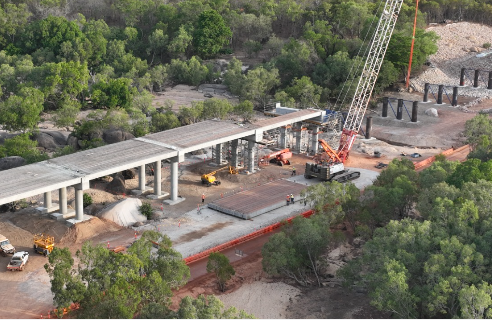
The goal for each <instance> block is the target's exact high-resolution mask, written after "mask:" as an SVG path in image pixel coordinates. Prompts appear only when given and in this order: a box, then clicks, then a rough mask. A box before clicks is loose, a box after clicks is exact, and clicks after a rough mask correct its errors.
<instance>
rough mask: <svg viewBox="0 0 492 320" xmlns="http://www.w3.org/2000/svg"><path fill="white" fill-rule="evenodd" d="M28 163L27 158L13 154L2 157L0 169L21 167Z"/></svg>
mask: <svg viewBox="0 0 492 320" xmlns="http://www.w3.org/2000/svg"><path fill="white" fill-rule="evenodd" d="M25 164H26V160H25V159H24V158H22V157H17V156H12V157H5V158H1V159H0V171H2V170H8V169H12V168H15V167H20V166H23V165H25Z"/></svg>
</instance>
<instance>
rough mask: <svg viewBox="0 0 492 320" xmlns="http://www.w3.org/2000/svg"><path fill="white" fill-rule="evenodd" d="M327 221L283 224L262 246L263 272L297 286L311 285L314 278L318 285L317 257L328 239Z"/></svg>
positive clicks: (314, 219) (300, 220) (317, 218)
mask: <svg viewBox="0 0 492 320" xmlns="http://www.w3.org/2000/svg"><path fill="white" fill-rule="evenodd" d="M329 222H330V221H329V220H328V219H326V217H324V216H322V215H315V216H313V217H311V218H309V219H306V218H303V217H299V218H295V219H294V220H293V221H292V224H289V225H285V226H283V227H282V230H281V231H280V232H279V233H276V234H274V235H273V236H272V237H270V239H269V240H268V242H267V243H265V245H264V246H263V248H262V250H261V252H262V256H263V260H262V265H263V270H265V272H267V273H269V274H272V275H279V274H280V275H283V276H286V277H289V278H292V279H294V280H295V281H296V282H297V283H299V284H300V285H303V286H306V285H308V284H309V283H310V280H309V277H310V276H311V275H314V276H315V278H316V281H317V284H318V285H319V286H320V285H321V283H320V279H319V271H320V267H321V265H322V264H321V263H320V260H319V258H320V255H321V254H322V253H323V252H324V250H325V249H326V246H327V245H328V243H329V240H330V231H329Z"/></svg>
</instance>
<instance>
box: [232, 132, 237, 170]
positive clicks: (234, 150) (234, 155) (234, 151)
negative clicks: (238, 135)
mask: <svg viewBox="0 0 492 320" xmlns="http://www.w3.org/2000/svg"><path fill="white" fill-rule="evenodd" d="M238 151H239V139H236V140H232V141H231V166H233V167H235V168H237V167H239V157H238Z"/></svg>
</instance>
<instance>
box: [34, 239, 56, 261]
mask: <svg viewBox="0 0 492 320" xmlns="http://www.w3.org/2000/svg"><path fill="white" fill-rule="evenodd" d="M33 242H34V245H33V248H34V252H37V253H40V254H42V255H44V256H45V257H46V256H48V255H49V254H50V253H51V251H53V248H54V247H55V237H51V236H49V235H47V234H46V235H45V234H42V233H38V234H35V235H34V237H33Z"/></svg>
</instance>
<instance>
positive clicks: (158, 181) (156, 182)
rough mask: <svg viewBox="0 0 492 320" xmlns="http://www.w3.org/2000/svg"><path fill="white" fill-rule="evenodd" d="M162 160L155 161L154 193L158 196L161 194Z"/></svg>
mask: <svg viewBox="0 0 492 320" xmlns="http://www.w3.org/2000/svg"><path fill="white" fill-rule="evenodd" d="M161 173H162V170H161V160H157V161H156V162H154V194H155V196H156V197H160V196H161Z"/></svg>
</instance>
